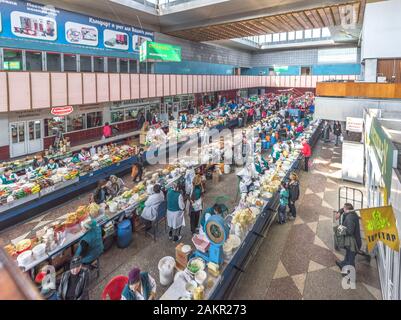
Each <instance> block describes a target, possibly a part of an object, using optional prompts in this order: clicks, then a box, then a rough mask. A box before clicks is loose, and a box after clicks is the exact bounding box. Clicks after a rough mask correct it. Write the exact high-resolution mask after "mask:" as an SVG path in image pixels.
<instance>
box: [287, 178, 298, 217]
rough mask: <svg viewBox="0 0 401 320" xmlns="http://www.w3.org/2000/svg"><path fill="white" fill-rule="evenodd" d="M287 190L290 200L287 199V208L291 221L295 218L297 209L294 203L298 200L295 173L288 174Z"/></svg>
mask: <svg viewBox="0 0 401 320" xmlns="http://www.w3.org/2000/svg"><path fill="white" fill-rule="evenodd" d="M288 190H289V191H290V198H289V199H288V200H289V201H288V207H289V208H290V213H291V216H292V218H293V219H295V218H296V217H297V209H296V207H295V202H296V201H297V200H298V199H299V180H298V176H297V174H296V173H295V172H291V174H290V183H289V184H288Z"/></svg>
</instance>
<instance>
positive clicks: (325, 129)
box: [323, 121, 333, 142]
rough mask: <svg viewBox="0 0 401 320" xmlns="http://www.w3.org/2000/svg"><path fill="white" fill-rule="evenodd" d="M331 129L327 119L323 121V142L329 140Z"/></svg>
mask: <svg viewBox="0 0 401 320" xmlns="http://www.w3.org/2000/svg"><path fill="white" fill-rule="evenodd" d="M332 131H333V130H332V129H331V126H330V123H329V122H328V121H325V122H324V126H323V139H324V142H330V132H332Z"/></svg>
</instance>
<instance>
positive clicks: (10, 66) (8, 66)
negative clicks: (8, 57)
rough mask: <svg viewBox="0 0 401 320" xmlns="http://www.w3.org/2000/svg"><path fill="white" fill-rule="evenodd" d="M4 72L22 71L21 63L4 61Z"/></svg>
mask: <svg viewBox="0 0 401 320" xmlns="http://www.w3.org/2000/svg"><path fill="white" fill-rule="evenodd" d="M3 67H4V68H3V69H4V70H21V62H20V61H4V66H3Z"/></svg>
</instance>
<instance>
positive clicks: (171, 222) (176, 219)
mask: <svg viewBox="0 0 401 320" xmlns="http://www.w3.org/2000/svg"><path fill="white" fill-rule="evenodd" d="M178 203H179V207H180V209H181V210H179V211H170V210H167V225H168V226H169V227H170V228H173V229H178V228H181V227H185V215H184V209H185V203H184V199H183V197H182V195H180V196H179V198H178Z"/></svg>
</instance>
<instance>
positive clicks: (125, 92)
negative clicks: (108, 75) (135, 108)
mask: <svg viewBox="0 0 401 320" xmlns="http://www.w3.org/2000/svg"><path fill="white" fill-rule="evenodd" d="M120 86H121V100H130V99H131V87H130V75H129V74H124V73H121V81H120Z"/></svg>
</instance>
